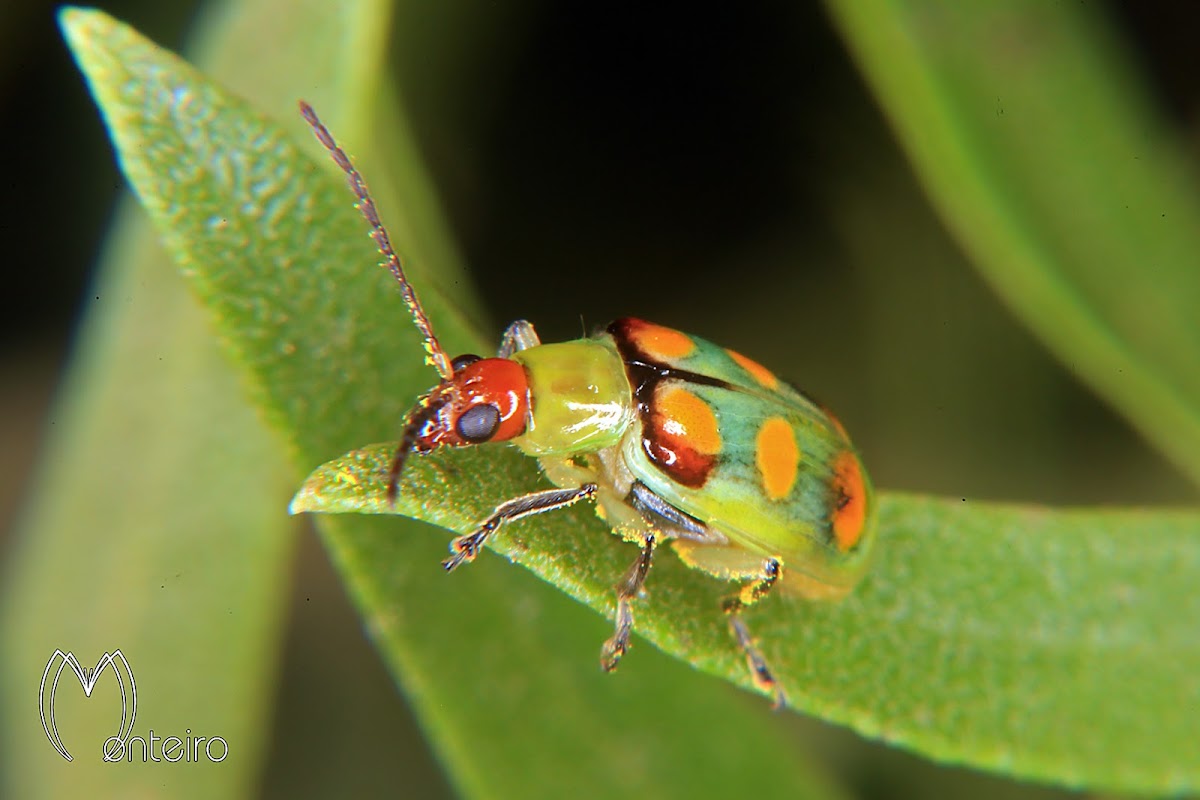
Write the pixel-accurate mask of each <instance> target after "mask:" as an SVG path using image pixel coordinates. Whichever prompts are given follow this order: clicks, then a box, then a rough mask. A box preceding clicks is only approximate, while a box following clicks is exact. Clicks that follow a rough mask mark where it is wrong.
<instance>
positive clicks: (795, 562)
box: [300, 102, 875, 708]
mask: <svg viewBox="0 0 1200 800" xmlns="http://www.w3.org/2000/svg"><path fill="white" fill-rule="evenodd" d="M300 110H301V114H302V115H303V116H304V119H305V120H306V121H307V122H308V124H309V125H310V126H311V128H312V130H313V132H314V133H315V135H316V137H317V139H318V140H319V141H320V142H321V144H322V145H323V146H324V147H325V148H326V149H327V150H328V151H329V153H330V155H331V156H332V157H333V160H334V161H335V162H336V163H337V164H338V166H339V167H340V168H341V169H342V171H343V172H344V173H345V174H346V177H347V181H348V183H349V185H350V188H351V190H352V191H353V193H354V195H355V198H356V200H357V207H358V209H359V211H360V212H361V213H362V215H363V216H364V217H365V219H366V220H367V223H368V224H369V226H370V229H371V237H372V238H373V239H374V241H375V244H376V245H377V246H378V248H379V252H380V254H381V255H382V257H383V259H384V262H383V265H384V266H386V267H387V268H388V269H389V270H390V271H391V273H392V275H393V276H394V277H395V278H396V281H397V282H398V283H399V285H400V291H401V293H402V295H403V297H404V301H405V303H406V305H407V306H408V309H409V311H410V312H411V314H412V317H413V321H414V322H415V323H416V326H417V329H418V330H419V331H420V333H421V335H422V336H423V337H424V347H425V351H426V362H427V363H429V364H430V365H431V366H433V367H434V368H435V369H436V370H437V372H438V375H439V377H440V380H439V382H438V383H437V385H435V386H434V387H433V388H432V389H430V390H429V391H428V392H426V393H425V394H424V395H422V396H421V397H420V398H419V399H418V400H417V401H416V404H415V405H414V406H413V408H412V409H411V410H410V411H409V412H408V414H407V416H406V418H405V424H404V434H403V436H402V438H401V441H400V444H399V446H398V448H397V450H396V454H395V457H394V458H393V460H392V463H391V468H390V471H389V474H388V482H387V498H388V500H389V502H393V503H394V502H395V499H396V497H397V495H398V491H399V480H400V475H401V472H402V470H403V468H404V464H405V461H406V460H407V458H408V457H409V454H410V453H414V452H415V453H417V454H423V453H429V452H431V451H433V450H436V449H438V448H442V447H466V446H471V445H480V444H485V443H492V442H509V443H511V444H513V445H515V446H516V447H518V448H519V449H520V450H521V451H522V452H524V453H526V454H527V455H530V456H533V457H535V458H537V459H538V462H539V464H540V466H541V469H542V471H543V473H544V474H545V476H546V478H547V479H548V480H549V481H550V483H552V484H553V485H554V488H552V489H546V490H543V491H536V492H532V493H530V494H527V495H523V496H521V497H516V498H513V499H511V500H508V501H506V502H503V503H501V504H500V505H498V506H496V508H495V510H494V511H493V512H492V513H491V515H489V516H488V517H487V519H485V520H483V521H481V522H480V523H479V525H478V527H476V528H475V530H473V531H472V532H471V533H468V534H466V535H463V536H459V537H457V538H455V539H454V540H453V541H452V542H451V543H450V557H449V558H447V559H446V560H445V561H444V562H442V566H443V567H444V569H445V570H446V571H447V572H452V571H454V570H455V569H456V568H458V567H459V566H461V565H462V564H465V563H468V562H471V561H474V560H475V558H476V556H477V555H478V554H479V552H480V549H481V548H482V547H483V545H484V543H485V542H486V541H487V540H488V538H490V537H491V536H493V535H495V534H496V532H497V531H498V530H499V529H500V528H501V526H502V525H504V524H505V523H509V522H513V521H515V520H518V519H521V518H522V517H527V516H530V515H532V514H539V513H543V512H547V511H552V510H555V509H560V508H566V507H568V506H571V505H574V504H575V503H578V502H580V501H582V500H590V501H593V502H594V503H596V507H597V513H598V514H600V516H601V517H603V518H604V519H605V521H606V522H607V523H608V525H609V526H610V527H611V528H612V530H613V531H614V533H617V534H618V535H620V536H621V537H622V538H624V539H626V540H627V541H630V542H633V543H636V544H637V545H638V547H639V552H638V555H637V558H636V559H634V561H633V563H632V564H631V565H630V567H629V569H628V570H627V571H626V572H625V574H624V575H623V576H622V577H621V579H620V580H619V581H618V582H617V584H616V587H615V588H616V596H617V610H616V620H615V629H614V631H613V635H612V637H611V638H609V639H608V640H607V641H606V642H605V643H604V645H603V648H602V650H601V665H602V667H603V668H604V669H605V670H606V671H611V670H613V669H615V668H616V666H617V664H618V663H619V662H620V660H621V657H622V656H623V655H624V654H625V652H626V651H627V650H628V649H629V645H630V641H629V640H630V635H631V633H632V631H633V622H634V620H633V607H632V603H633V600H634V599H635V598H636V597H638V595H639V593H640V592H641V590H642V586H643V584H644V583H645V581H646V576H647V574H648V573H649V571H650V565H651V561H652V559H653V556H654V553H655V550H656V548H657V547H658V546H659V545H660V544H661V543H662V542H664V541H666V542H670V544H671V545H672V548H673V549H674V550H675V552H676V553H677V554H678V556H679V557H680V558H681V559H682V560H683V561H684V563H685V564H687V565H689V566H691V567H694V568H697V569H700V570H703V571H704V572H707V573H709V574H711V575H713V576H715V577H717V578H720V579H723V580H728V581H740V582H741V583H742V585H741V587H740V589H739V590H738V591H737V592H736V593H734V594H733V595H732V596H730V597H728V598H727V599H726V600H725V601H724V602H723V604H722V607H723V610H724V612H725V615H726V618H727V620H728V622H729V626H730V629H731V631H732V633H733V636H734V638H735V639H736V640H737V643H738V645H739V647H740V648H741V650H742V652H743V654H744V656H745V658H746V662H747V664H748V666H749V668H750V674H751V678H752V680H753V682H754V684H755V685H756V686H757V687H758V688H759V689H761V690H762V691H764V692H766V693H768V694H770V695H772V696H773V698H774V703H775V706H776V707H777V708H778V707H781V706H783V705H784V703H785V702H786V698H785V695H784V692H783V689H782V687H781V686H780V684H779V681H778V680H777V679H776V678H775V675H774V673H773V672H772V670H771V668H770V667H769V666H768V664H767V661H766V659H765V658H764V657H763V655H762V653H761V652H760V651H759V649H758V647H757V645H756V643H755V641H754V639H753V638H752V637H751V635H750V632H749V630H748V628H747V627H746V624H745V622H744V621H743V620H742V617H741V614H742V612H743V611H744V610H745V609H746V608H747V607H749V606H751V605H753V604H755V603H757V602H758V601H760V600H761V599H762V598H763V597H764V596H766V595H767V594H768V593H769V592H770V591H771V590H772V589H773V588H775V587H776V586H778V587H779V588H780V589H781V590H783V591H789V592H792V593H793V594H795V595H798V596H800V597H804V598H808V599H836V598H839V597H841V596H843V595H845V594H846V593H848V592H849V591H850V590H851V589H853V588H854V586H855V585H856V584H857V583H858V581H859V579H860V578H861V577H862V575H863V573H864V571H865V569H866V565H867V563H868V559H869V556H870V552H871V549H872V545H873V543H874V539H875V536H874V524H873V522H874V516H875V514H874V499H873V494H872V488H871V484H870V481H869V480H868V478H867V474H866V471H865V470H864V469H863V466H862V462H861V460H860V458H859V455H858V452H857V450H856V449H855V448H854V446H853V445H852V444H851V442H850V439H849V437H848V436H847V434H846V431H845V429H844V428H843V427H842V425H841V423H840V422H838V420H837V419H836V418H835V417H834V416H833V414H831V413H830V412H829V411H828V410H827V409H825V408H823V407H822V406H820V405H819V404H817V403H816V402H814V401H813V400H812V399H811V398H810V397H808V396H807V395H805V394H803V393H802V392H800V391H798V390H797V389H795V388H793V387H792V386H790V385H789V384H787V383H785V382H784V381H782V380H780V379H779V378H777V377H776V376H775V375H774V373H772V372H770V371H769V370H768V369H766V368H765V367H763V366H762V365H760V364H759V363H757V362H755V361H752V360H751V359H749V358H747V357H745V356H743V355H741V354H740V353H737V352H734V351H732V350H727V349H724V348H722V347H719V346H718V345H715V344H713V343H711V342H708V341H705V340H704V339H701V338H699V337H696V336H691V335H689V334H685V333H681V332H679V331H676V330H672V329H670V328H666V327H663V326H660V325H655V324H653V323H650V322H646V321H643V320H640V319H633V318H626V319H619V320H617V321H615V322H613V323H612V324H610V325H609V326H608V327H607V328H605V329H604V330H603V331H601V332H599V333H598V334H596V335H595V336H593V337H591V338H585V339H579V340H576V341H571V342H561V343H552V344H543V343H542V342H541V340H540V339H539V338H538V335H537V332H536V331H535V330H534V327H533V325H531V324H530V323H528V322H526V321H524V320H518V321H517V322H514V323H512V324H511V325H509V326H508V328H507V329H506V330H505V331H504V334H503V336H502V337H501V341H500V347H499V350H498V351H497V353H496V355H495V356H494V357H491V358H481V357H480V356H477V355H473V354H467V355H461V356H458V357H457V358H451V357H450V356H449V355H448V354H447V352H446V351H445V350H444V349H443V348H442V346H441V344H440V343H439V342H438V339H437V336H436V335H435V334H434V332H433V328H432V326H431V324H430V322H429V319H428V317H426V315H425V312H424V310H423V309H422V308H421V304H420V301H419V300H418V299H417V296H416V293H415V292H414V290H413V287H412V285H411V284H410V283H409V282H408V279H407V278H406V277H405V274H404V269H403V265H402V264H401V262H400V258H399V256H398V255H397V254H396V252H395V250H394V249H393V248H392V246H391V242H390V240H389V238H388V234H387V231H386V230H385V228H384V226H383V223H382V222H381V221H380V218H379V213H378V210H377V209H376V206H375V203H374V201H373V200H372V199H371V195H370V193H369V192H368V190H367V186H366V183H365V181H364V180H363V178H362V175H361V174H360V173H359V172H358V170H357V169H356V168H355V167H354V165H353V164H352V163H351V161H350V158H349V157H348V156H347V155H346V153H345V151H343V150H342V148H341V147H340V146H339V145H338V144H337V143H336V141H334V139H333V136H332V135H331V134H330V132H329V130H328V129H327V128H326V127H325V126H324V125H323V124H322V123H321V121H320V119H319V118H318V117H317V115H316V113H315V112H314V111H313V109H312V107H311V106H309V105H308V104H307V103H304V102H301V103H300Z"/></svg>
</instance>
